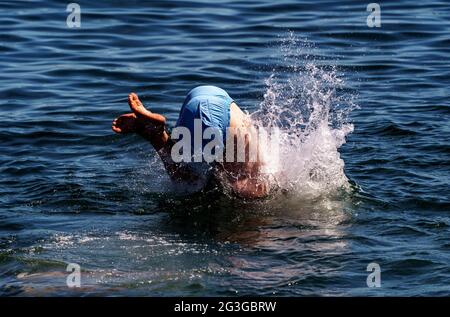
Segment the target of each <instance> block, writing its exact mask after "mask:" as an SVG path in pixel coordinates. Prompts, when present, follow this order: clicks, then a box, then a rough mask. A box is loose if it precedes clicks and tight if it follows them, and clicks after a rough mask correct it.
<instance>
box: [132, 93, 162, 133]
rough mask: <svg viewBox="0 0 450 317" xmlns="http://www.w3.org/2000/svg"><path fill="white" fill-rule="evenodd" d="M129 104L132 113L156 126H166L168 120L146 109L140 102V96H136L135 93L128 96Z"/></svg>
mask: <svg viewBox="0 0 450 317" xmlns="http://www.w3.org/2000/svg"><path fill="white" fill-rule="evenodd" d="M128 104H129V105H130V108H131V111H133V112H134V114H136V116H137V117H139V118H142V119H148V120H150V121H151V122H152V123H153V124H155V125H164V124H166V118H165V117H164V116H162V115H160V114H157V113H153V112H151V111H149V110H147V109H145V107H144V105H143V104H142V102H141V101H140V100H139V97H138V95H136V94H135V93H134V92H132V93H131V94H129V95H128Z"/></svg>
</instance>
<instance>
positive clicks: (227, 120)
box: [112, 86, 269, 198]
mask: <svg viewBox="0 0 450 317" xmlns="http://www.w3.org/2000/svg"><path fill="white" fill-rule="evenodd" d="M128 104H129V106H130V108H131V110H132V112H131V113H127V114H123V115H121V116H119V117H118V118H116V119H115V120H114V121H113V123H112V130H113V131H114V132H116V133H121V134H125V133H137V134H139V135H140V136H142V137H143V138H144V139H146V140H147V141H149V142H150V143H151V144H152V145H153V147H154V148H155V150H156V151H157V152H158V154H159V156H160V158H161V159H162V161H163V163H164V167H165V169H166V171H167V173H168V174H169V176H170V178H171V179H172V180H173V181H176V182H186V183H191V182H195V181H196V180H197V179H198V177H199V175H198V174H196V173H195V169H194V168H192V164H195V163H187V164H186V163H182V162H176V161H174V159H173V153H172V150H173V147H174V145H175V144H176V142H175V141H174V140H173V139H172V138H171V136H170V135H169V133H168V131H167V129H166V118H165V117H164V116H162V115H160V114H157V113H153V112H151V111H150V110H148V109H146V108H145V107H144V105H143V104H142V102H141V101H140V100H139V98H138V96H137V95H136V94H135V93H131V94H130V95H129V96H128ZM196 120H197V121H199V122H201V131H200V133H202V132H203V131H205V130H206V129H207V128H215V129H217V130H219V132H220V133H221V134H222V137H223V143H222V144H223V148H224V151H225V152H226V151H227V148H226V147H225V144H227V142H226V141H225V139H226V136H227V132H228V133H231V137H232V138H233V140H234V141H235V142H234V143H233V144H234V147H235V148H234V149H231V150H233V158H234V159H233V160H232V161H231V162H230V161H229V160H225V161H222V162H220V161H216V162H214V163H213V164H212V165H214V168H212V169H211V170H212V171H213V174H214V176H215V177H219V178H220V179H222V180H225V182H226V183H227V184H228V185H229V187H230V188H231V189H232V191H233V192H234V193H235V194H236V195H238V196H241V197H245V198H259V197H264V196H266V195H267V194H268V192H269V185H268V182H267V180H266V179H264V177H261V167H262V165H263V163H262V160H261V159H259V156H258V159H257V160H256V161H253V160H250V159H249V154H248V149H249V147H250V142H251V141H250V140H251V136H250V135H251V134H249V133H241V132H242V131H249V130H251V129H252V128H254V127H253V124H252V123H251V120H250V119H249V118H248V116H247V115H246V114H245V113H244V112H243V111H242V110H241V109H240V108H239V107H238V105H237V104H236V103H235V102H234V100H233V99H232V98H231V97H230V96H229V95H228V93H227V92H226V91H225V90H223V89H221V88H218V87H215V86H199V87H196V88H194V89H192V90H191V91H190V92H189V93H188V95H187V97H186V99H185V101H184V103H183V106H182V108H181V110H180V114H179V118H178V120H177V123H176V126H175V128H177V127H184V128H187V129H188V130H189V132H190V133H191V135H192V136H194V134H195V124H194V122H195V121H196ZM228 137H230V136H228ZM239 138H241V140H240V141H242V142H239V140H238V139H239ZM255 142H256V141H255ZM237 144H243V145H244V146H245V149H246V151H247V152H245V153H246V154H245V159H244V160H240V161H239V160H237V159H236V156H235V154H236V147H237ZM228 151H230V149H228Z"/></svg>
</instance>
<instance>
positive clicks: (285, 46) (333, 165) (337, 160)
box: [251, 33, 355, 197]
mask: <svg viewBox="0 0 450 317" xmlns="http://www.w3.org/2000/svg"><path fill="white" fill-rule="evenodd" d="M312 50H314V47H313V46H312V45H311V44H310V43H308V42H306V41H300V40H299V39H298V38H297V37H296V36H295V35H294V34H292V33H291V34H290V35H289V37H288V38H287V39H285V40H283V42H282V46H281V52H282V56H283V60H282V63H281V65H279V66H280V67H277V69H281V70H274V71H273V72H272V75H271V76H270V77H269V78H268V79H267V80H266V86H267V90H266V92H265V94H264V100H263V102H262V103H261V104H260V106H259V109H258V110H257V111H256V112H254V113H253V114H252V115H251V116H252V119H253V120H254V122H256V124H257V125H259V126H264V127H277V128H279V129H280V130H281V136H280V143H281V144H280V148H279V157H278V159H277V158H270V157H268V158H267V161H266V162H269V163H268V164H271V163H270V162H277V163H276V164H277V165H278V166H270V167H269V170H276V172H275V173H274V174H273V176H274V183H275V185H277V186H278V187H279V188H281V189H284V190H288V191H292V192H294V193H299V194H301V196H302V197H317V196H319V195H323V194H326V193H330V192H332V191H336V190H337V189H339V188H343V187H344V188H345V187H348V186H349V183H348V179H347V177H346V176H345V174H344V161H343V160H342V158H341V157H340V153H339V152H338V149H339V147H340V146H342V145H343V144H344V143H345V137H346V135H348V134H349V133H351V132H352V131H353V125H352V124H350V123H348V121H347V116H348V114H349V112H350V111H351V110H352V109H354V108H355V105H354V103H353V101H352V99H353V96H352V95H350V94H348V93H347V94H346V93H343V88H345V87H344V81H343V80H342V78H341V76H339V74H338V71H337V68H336V67H335V66H329V65H321V64H320V63H319V61H318V60H317V59H316V58H315V57H314V56H311V55H310V52H311V51H312Z"/></svg>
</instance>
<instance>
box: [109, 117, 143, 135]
mask: <svg viewBox="0 0 450 317" xmlns="http://www.w3.org/2000/svg"><path fill="white" fill-rule="evenodd" d="M136 120H137V118H136V115H135V114H134V113H127V114H123V115H121V116H120V117H118V118H116V119H115V120H114V121H113V123H112V130H113V131H114V132H116V133H134V132H136Z"/></svg>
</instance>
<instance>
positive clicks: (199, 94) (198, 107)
mask: <svg viewBox="0 0 450 317" xmlns="http://www.w3.org/2000/svg"><path fill="white" fill-rule="evenodd" d="M232 102H233V99H232V98H231V97H230V96H229V95H228V93H227V92H226V91H225V90H223V89H221V88H219V87H216V86H199V87H196V88H194V89H192V90H191V91H190V92H189V93H188V95H187V96H186V99H185V100H184V103H183V106H182V107H181V110H180V115H179V118H178V121H177V123H176V125H175V127H186V128H188V129H189V131H190V132H191V140H192V142H193V139H194V120H195V119H200V120H201V124H202V135H203V132H204V131H205V129H206V128H208V127H212V128H216V129H218V130H219V131H220V133H221V134H222V142H223V144H225V140H226V132H227V129H228V127H229V126H230V105H231V103H232ZM208 142H209V140H203V147H204V146H205V144H207V143H208ZM223 144H222V145H223Z"/></svg>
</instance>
